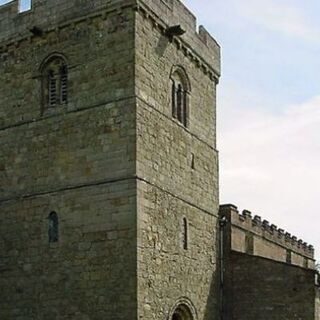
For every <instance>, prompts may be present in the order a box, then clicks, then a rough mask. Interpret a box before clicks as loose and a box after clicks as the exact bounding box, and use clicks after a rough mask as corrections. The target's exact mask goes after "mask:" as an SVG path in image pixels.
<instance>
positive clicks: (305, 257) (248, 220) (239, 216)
mask: <svg viewBox="0 0 320 320" xmlns="http://www.w3.org/2000/svg"><path fill="white" fill-rule="evenodd" d="M220 215H221V216H224V217H226V219H227V221H228V224H229V227H230V229H231V230H230V232H231V237H233V239H231V242H232V245H231V249H232V250H235V251H243V252H245V251H247V249H246V248H245V246H247V245H248V242H251V247H252V248H251V253H252V254H253V255H259V256H264V257H266V258H271V259H274V260H278V261H282V262H289V263H292V264H296V265H300V266H303V267H308V268H311V269H313V268H314V248H313V246H312V245H308V244H307V243H306V242H304V241H303V240H301V239H298V237H296V236H294V235H292V234H291V233H289V232H286V231H285V230H283V229H281V228H278V227H277V226H276V225H274V224H271V223H270V222H269V221H267V220H263V219H262V218H261V217H260V216H258V215H254V216H253V215H252V214H251V212H250V211H248V210H243V211H242V213H240V212H239V211H238V209H237V207H236V206H234V205H231V204H228V205H222V206H221V207H220Z"/></svg>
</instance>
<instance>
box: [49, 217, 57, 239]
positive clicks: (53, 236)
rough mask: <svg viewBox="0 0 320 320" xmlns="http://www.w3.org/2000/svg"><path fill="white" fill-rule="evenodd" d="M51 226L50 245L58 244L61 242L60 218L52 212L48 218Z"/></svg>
mask: <svg viewBox="0 0 320 320" xmlns="http://www.w3.org/2000/svg"><path fill="white" fill-rule="evenodd" d="M48 220H49V225H48V236H49V243H53V242H58V241H59V218H58V215H57V213H56V212H54V211H53V212H51V213H50V214H49V217H48Z"/></svg>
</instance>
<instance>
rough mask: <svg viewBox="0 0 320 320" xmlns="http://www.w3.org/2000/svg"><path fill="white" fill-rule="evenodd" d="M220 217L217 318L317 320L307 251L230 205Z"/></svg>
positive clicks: (310, 256)
mask: <svg viewBox="0 0 320 320" xmlns="http://www.w3.org/2000/svg"><path fill="white" fill-rule="evenodd" d="M220 217H221V218H222V219H224V220H222V221H225V224H224V223H222V224H221V228H220V234H221V238H220V244H221V247H222V248H223V250H222V252H221V257H220V258H221V270H222V273H221V289H222V301H221V313H222V314H223V319H224V320H242V319H243V320H244V319H246V320H248V319H249V320H250V319H259V320H264V319H272V320H283V319H285V320H293V319H297V320H298V319H303V320H313V319H317V320H318V319H319V316H318V315H317V313H318V306H319V300H318V294H319V289H318V288H317V286H316V285H315V283H316V279H315V278H316V277H315V276H316V271H315V263H314V250H313V247H312V246H308V245H307V244H306V243H304V242H303V241H302V240H297V238H296V237H295V236H291V235H290V234H289V233H288V232H284V231H283V230H282V229H278V228H277V227H276V226H275V225H272V224H270V223H269V222H267V221H266V220H262V219H261V217H259V216H254V217H252V215H251V213H250V212H249V211H247V210H244V211H243V212H242V214H240V213H239V211H238V209H237V207H235V206H234V205H223V206H220Z"/></svg>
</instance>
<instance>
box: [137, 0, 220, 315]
mask: <svg viewBox="0 0 320 320" xmlns="http://www.w3.org/2000/svg"><path fill="white" fill-rule="evenodd" d="M144 3H145V1H142V4H141V7H140V8H139V10H138V12H137V17H136V19H137V20H136V28H137V32H136V90H137V91H136V92H137V176H138V179H139V182H138V203H137V205H138V308H139V309H138V313H139V318H140V319H146V320H147V319H150V320H151V319H159V320H160V319H167V318H168V316H169V314H170V311H172V308H173V307H174V305H175V303H176V302H177V301H178V300H179V299H181V298H183V299H187V300H189V301H190V303H191V304H192V305H193V306H194V309H195V310H196V312H197V315H198V319H203V320H204V319H217V303H218V301H217V284H218V283H217V273H216V258H217V255H216V254H217V248H216V246H217V242H216V237H217V233H216V231H215V230H216V224H217V213H218V156H217V151H216V149H215V147H216V143H215V138H216V127H215V107H216V106H215V95H216V79H217V77H218V74H217V72H218V71H217V70H215V69H214V66H212V65H211V69H210V70H211V71H210V72H211V75H210V73H209V72H206V71H205V70H204V68H203V67H201V63H203V64H209V63H210V62H211V61H205V60H201V61H203V62H200V59H203V58H200V57H197V55H196V54H195V53H193V54H194V55H190V54H188V50H186V49H187V47H188V46H192V45H193V44H194V42H193V40H194V38H193V37H195V36H196V31H195V26H194V24H193V22H194V21H193V20H192V25H191V26H190V25H187V26H185V25H186V24H184V25H183V27H184V28H185V29H186V30H187V33H186V34H185V35H183V36H182V37H181V38H179V39H177V38H175V39H173V41H170V40H169V38H168V37H167V36H165V34H164V29H165V26H166V25H165V24H164V22H163V21H162V20H161V19H158V17H157V15H156V14H157V12H162V10H163V12H167V11H166V10H169V11H170V10H172V8H171V9H169V7H167V6H166V5H165V4H164V3H163V1H159V2H150V3H149V5H150V6H151V9H150V8H147V7H145V6H144ZM173 3H174V4H176V5H177V6H175V7H174V9H173V11H174V12H175V17H178V16H179V19H178V20H176V19H174V18H173V17H172V15H170V13H168V15H163V16H160V18H163V20H166V22H167V23H168V25H174V24H178V23H179V22H180V21H181V22H184V21H188V17H189V16H190V13H189V12H187V11H184V10H185V9H184V10H181V11H180V12H177V10H178V9H179V8H182V6H181V4H180V3H178V1H174V2H173ZM159 8H160V9H159ZM179 10H180V9H179ZM170 12H172V11H170ZM191 27H192V28H191ZM190 30H192V33H191V31H190ZM198 40H199V38H198ZM194 49H196V48H194ZM201 53H203V56H206V55H209V53H211V55H212V57H214V59H217V60H219V56H218V55H217V56H216V55H215V52H214V51H211V49H209V48H208V47H206V49H205V50H204V51H203V52H201ZM197 59H198V60H197ZM175 65H180V66H182V67H183V68H184V69H185V70H186V73H187V75H188V77H189V80H190V84H191V93H190V114H189V125H188V127H187V128H185V127H184V126H182V125H181V124H180V123H178V121H176V120H175V119H173V118H172V110H171V86H172V84H171V81H170V73H171V71H172V68H173V66H175ZM215 72H216V73H215ZM193 157H194V168H193V166H192V162H193V161H192V158H193ZM183 218H186V219H187V221H188V226H189V233H188V235H189V247H188V249H187V250H185V249H184V248H183V244H182V242H183V240H182V237H183V235H182V234H183ZM200 270H201V271H200Z"/></svg>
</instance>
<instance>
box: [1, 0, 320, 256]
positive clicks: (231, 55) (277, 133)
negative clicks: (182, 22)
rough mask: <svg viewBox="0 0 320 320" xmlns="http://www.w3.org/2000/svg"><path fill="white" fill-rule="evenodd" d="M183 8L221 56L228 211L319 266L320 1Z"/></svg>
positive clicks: (230, 0) (259, 0)
mask: <svg viewBox="0 0 320 320" xmlns="http://www.w3.org/2000/svg"><path fill="white" fill-rule="evenodd" d="M48 1H49V0H48ZM155 1H158V0H155ZM5 2H8V1H4V0H0V4H3V3H5ZM183 2H184V3H185V4H186V5H187V6H188V7H189V8H190V9H191V10H192V11H193V12H194V13H195V15H196V16H197V17H198V22H199V23H200V24H204V25H205V27H206V28H207V29H208V30H209V31H210V32H211V34H212V35H213V36H214V37H215V38H216V39H217V40H218V42H219V43H220V45H221V47H222V78H221V82H220V85H219V88H218V92H219V97H218V137H219V141H218V145H219V151H220V196H221V203H226V202H228V203H230V202H231V203H234V204H236V205H238V206H239V208H240V209H244V208H246V209H249V210H251V211H252V212H253V213H254V214H259V215H261V216H263V218H266V219H268V220H270V221H271V222H273V223H275V224H277V225H278V226H281V227H282V228H285V229H287V230H288V231H289V232H292V233H293V234H295V235H296V236H298V237H301V238H303V239H304V240H306V241H308V242H309V243H312V244H314V245H315V246H316V247H317V248H318V257H320V255H319V253H320V232H319V226H320V218H319V216H320V212H319V211H320V210H319V209H318V199H319V195H320V194H319V190H320V170H319V164H320V58H319V57H320V20H319V19H318V16H319V12H320V2H319V0H308V1H301V0H223V1H221V0H201V1H199V0H185V1H183ZM26 3H28V1H27V2H23V3H22V4H23V7H24V8H25V7H26Z"/></svg>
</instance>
